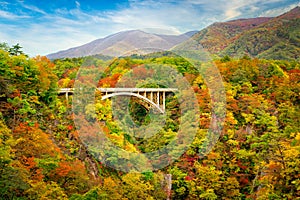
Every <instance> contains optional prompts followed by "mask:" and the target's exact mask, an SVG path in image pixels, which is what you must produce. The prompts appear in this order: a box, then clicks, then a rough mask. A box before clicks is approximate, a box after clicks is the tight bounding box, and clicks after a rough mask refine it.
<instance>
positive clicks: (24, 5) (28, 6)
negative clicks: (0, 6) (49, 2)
mask: <svg viewBox="0 0 300 200" xmlns="http://www.w3.org/2000/svg"><path fill="white" fill-rule="evenodd" d="M22 7H23V8H26V9H28V10H31V11H33V12H36V13H40V14H46V12H45V11H43V10H41V9H39V8H38V7H36V6H32V5H26V4H24V3H22Z"/></svg>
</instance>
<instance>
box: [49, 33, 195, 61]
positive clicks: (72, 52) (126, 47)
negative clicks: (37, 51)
mask: <svg viewBox="0 0 300 200" xmlns="http://www.w3.org/2000/svg"><path fill="white" fill-rule="evenodd" d="M195 33H197V31H191V32H187V33H185V34H182V35H159V34H151V33H146V32H144V31H140V30H131V31H124V32H119V33H116V34H113V35H110V36H108V37H105V38H101V39H97V40H95V41H92V42H90V43H88V44H84V45H82V46H79V47H74V48H71V49H68V50H64V51H59V52H57V53H53V54H49V55H47V57H48V58H49V59H56V58H65V57H69V58H73V57H82V56H88V55H96V54H103V55H108V56H124V55H131V54H135V53H137V54H146V53H152V52H157V51H165V50H168V49H170V48H171V47H173V46H175V45H177V44H179V43H181V42H183V41H185V40H187V39H188V38H190V37H191V36H192V35H194V34H195Z"/></svg>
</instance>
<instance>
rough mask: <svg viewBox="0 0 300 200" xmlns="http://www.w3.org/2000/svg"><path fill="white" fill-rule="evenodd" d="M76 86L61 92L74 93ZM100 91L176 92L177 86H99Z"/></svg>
mask: <svg viewBox="0 0 300 200" xmlns="http://www.w3.org/2000/svg"><path fill="white" fill-rule="evenodd" d="M74 90H75V89H74V88H61V89H59V94H64V93H72V92H74ZM97 90H99V91H100V92H175V91H177V90H178V89H177V88H97Z"/></svg>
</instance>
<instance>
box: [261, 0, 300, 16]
mask: <svg viewBox="0 0 300 200" xmlns="http://www.w3.org/2000/svg"><path fill="white" fill-rule="evenodd" d="M296 6H300V2H299V3H295V4H291V5H288V6H286V7H283V8H275V9H271V10H267V11H265V12H263V13H262V14H260V17H275V16H278V15H281V14H283V13H285V12H288V11H289V10H291V9H293V8H295V7H296Z"/></svg>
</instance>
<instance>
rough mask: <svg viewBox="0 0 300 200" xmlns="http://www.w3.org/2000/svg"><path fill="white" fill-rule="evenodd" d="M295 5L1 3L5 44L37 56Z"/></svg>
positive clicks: (265, 0)
mask: <svg viewBox="0 0 300 200" xmlns="http://www.w3.org/2000/svg"><path fill="white" fill-rule="evenodd" d="M296 6H300V0H161V1H160V0H157V1H155V0H106V1H105V0H0V42H6V43H8V44H9V45H10V46H11V45H14V44H17V43H19V44H20V46H22V47H23V51H24V52H25V53H26V54H28V55H29V56H31V57H33V56H36V55H47V54H50V53H54V52H57V51H60V50H65V49H69V48H71V47H76V46H80V45H83V44H85V43H88V42H91V41H93V40H95V39H99V38H103V37H106V36H108V35H110V34H113V33H117V32H120V31H125V30H135V29H140V30H143V31H146V32H150V33H158V34H181V33H185V32H187V31H192V30H201V29H203V28H205V27H207V26H209V25H211V24H212V23H214V22H222V21H228V20H233V19H239V18H252V17H270V16H271V17H273V16H278V15H280V14H282V13H284V12H287V11H289V10H291V9H292V8H294V7H296Z"/></svg>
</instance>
